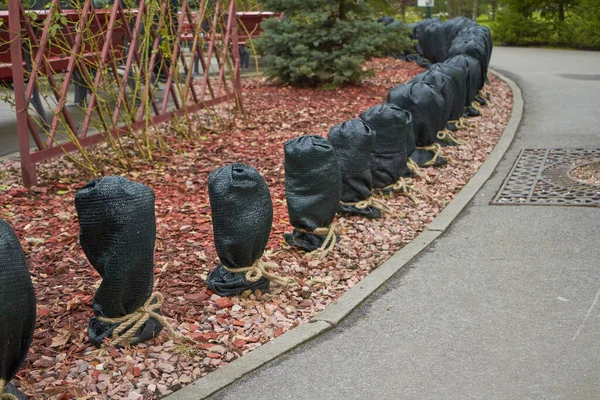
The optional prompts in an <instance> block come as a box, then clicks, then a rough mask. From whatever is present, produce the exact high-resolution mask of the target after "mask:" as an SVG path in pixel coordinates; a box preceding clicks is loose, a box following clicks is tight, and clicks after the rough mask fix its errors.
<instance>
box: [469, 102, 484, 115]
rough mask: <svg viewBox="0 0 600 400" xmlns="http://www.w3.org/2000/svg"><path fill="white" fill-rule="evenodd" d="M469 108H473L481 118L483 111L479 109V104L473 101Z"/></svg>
mask: <svg viewBox="0 0 600 400" xmlns="http://www.w3.org/2000/svg"><path fill="white" fill-rule="evenodd" d="M471 107H473V108H474V109H475V110H476V111H478V112H479V113H480V114H481V115H482V116H483V110H482V109H481V107H479V103H478V102H476V101H473V102H472V103H471Z"/></svg>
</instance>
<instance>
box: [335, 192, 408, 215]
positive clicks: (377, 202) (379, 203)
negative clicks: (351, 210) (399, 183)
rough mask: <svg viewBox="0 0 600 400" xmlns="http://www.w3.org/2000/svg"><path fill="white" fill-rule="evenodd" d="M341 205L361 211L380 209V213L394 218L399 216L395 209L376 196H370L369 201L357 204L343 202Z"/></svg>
mask: <svg viewBox="0 0 600 400" xmlns="http://www.w3.org/2000/svg"><path fill="white" fill-rule="evenodd" d="M340 204H343V205H345V206H354V207H356V208H358V209H359V210H364V209H366V208H369V207H373V208H376V209H378V210H379V211H381V212H383V213H385V214H390V215H393V216H398V213H397V212H396V211H394V209H393V208H391V207H390V206H388V205H387V204H386V203H385V201H383V200H381V199H378V198H376V197H374V196H369V197H368V198H367V199H365V200H361V201H358V202H355V203H344V202H343V201H342V202H340Z"/></svg>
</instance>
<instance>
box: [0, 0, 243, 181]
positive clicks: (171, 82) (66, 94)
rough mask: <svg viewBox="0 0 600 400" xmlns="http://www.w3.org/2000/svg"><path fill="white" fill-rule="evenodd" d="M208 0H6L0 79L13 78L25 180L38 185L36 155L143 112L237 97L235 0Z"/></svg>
mask: <svg viewBox="0 0 600 400" xmlns="http://www.w3.org/2000/svg"><path fill="white" fill-rule="evenodd" d="M208 1H209V3H210V7H209V6H208V4H207V0H200V4H199V7H198V9H197V10H192V9H191V7H190V4H189V0H182V4H181V7H178V8H179V9H174V8H173V6H172V2H171V0H139V2H137V3H136V6H135V7H136V8H126V7H124V6H123V4H122V2H121V1H120V0H117V1H115V3H114V4H113V5H112V6H110V8H102V9H94V5H93V3H92V0H86V1H85V2H84V3H83V5H82V6H81V7H80V8H78V9H69V10H63V9H61V5H60V2H59V1H58V0H52V2H51V3H50V6H49V7H47V8H46V9H45V10H39V11H32V10H24V9H23V7H22V5H21V0H9V9H8V12H4V14H0V18H1V19H2V21H3V27H2V29H0V42H1V44H0V80H12V81H13V85H14V94H15V105H16V114H17V130H18V137H19V148H20V157H21V168H22V174H23V182H24V184H25V186H31V185H35V184H36V181H37V177H36V163H38V162H40V161H42V160H46V159H49V158H52V157H56V156H58V155H60V154H63V153H64V152H68V151H73V150H77V149H83V148H85V147H87V146H90V145H92V144H94V143H98V142H99V141H101V140H103V138H105V137H106V136H107V135H123V134H127V133H130V132H133V131H135V130H138V129H141V128H144V127H147V126H148V122H149V120H151V125H152V124H158V123H161V122H164V121H167V120H169V119H170V118H172V117H173V116H174V115H179V116H181V115H183V114H184V113H187V112H194V111H197V110H200V109H202V108H205V107H210V106H213V105H215V104H218V103H220V102H224V101H232V100H234V101H239V95H240V59H239V49H238V29H237V18H236V5H235V1H234V0H231V1H227V0H212V1H211V0H208ZM7 25H8V29H6V26H7ZM186 48H187V50H186ZM9 49H10V52H9V51H8V50H9ZM200 66H201V71H200ZM8 71H11V72H12V73H10V74H9V73H8ZM41 88H43V90H42V89H41ZM73 88H75V93H73ZM41 92H42V94H41V95H40V93H41ZM72 96H74V97H75V98H74V100H70V98H71V97H72ZM30 106H31V107H30ZM48 114H50V115H48ZM30 137H31V139H32V140H33V145H32V144H31V143H30Z"/></svg>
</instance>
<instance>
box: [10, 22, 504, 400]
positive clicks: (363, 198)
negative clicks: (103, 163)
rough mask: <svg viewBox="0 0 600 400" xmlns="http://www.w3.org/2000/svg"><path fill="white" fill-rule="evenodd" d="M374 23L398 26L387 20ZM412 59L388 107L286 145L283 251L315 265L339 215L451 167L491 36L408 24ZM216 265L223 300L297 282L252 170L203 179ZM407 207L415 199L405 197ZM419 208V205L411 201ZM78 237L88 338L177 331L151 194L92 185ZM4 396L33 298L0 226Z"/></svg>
mask: <svg viewBox="0 0 600 400" xmlns="http://www.w3.org/2000/svg"><path fill="white" fill-rule="evenodd" d="M382 23H386V24H392V23H395V22H394V21H393V20H392V21H390V20H389V19H385V20H382ZM411 27H412V29H413V35H414V38H415V39H416V40H417V46H416V50H417V52H418V55H417V56H414V60H415V61H417V62H420V63H422V64H426V65H428V69H427V70H426V71H425V72H423V73H422V74H419V75H418V76H416V77H415V78H414V79H413V80H411V81H410V82H408V83H406V84H402V85H398V86H395V87H393V88H391V89H390V91H389V93H388V95H387V99H386V102H385V103H382V104H379V105H376V106H374V107H371V108H369V109H367V110H365V111H364V112H363V113H362V114H361V115H360V118H354V119H351V120H348V121H346V122H343V123H340V124H338V125H335V126H333V127H332V128H331V129H330V131H329V135H328V138H327V139H325V138H323V137H321V136H316V135H307V136H301V137H298V138H295V139H292V140H289V141H287V142H286V143H285V146H284V154H285V194H286V203H287V207H288V214H289V220H290V224H291V226H292V227H293V230H292V232H290V233H286V234H285V235H284V238H285V241H286V242H287V244H288V245H290V246H292V247H294V248H297V249H300V250H302V251H304V252H306V254H307V256H310V257H313V258H315V259H317V260H322V259H324V258H325V257H326V256H327V255H328V254H329V253H330V252H332V251H334V249H335V246H336V243H337V242H338V241H339V240H341V239H343V238H340V232H339V231H338V230H336V220H335V218H336V214H342V215H344V216H362V217H367V218H379V217H381V216H382V214H383V213H393V211H392V210H391V209H390V208H389V207H388V206H387V205H386V201H385V197H383V196H381V195H388V194H392V193H401V194H404V195H409V196H411V195H410V193H409V192H410V191H411V190H413V189H414V187H413V186H412V185H411V177H414V176H421V175H420V172H419V167H430V166H434V167H435V166H440V165H444V164H446V163H447V158H446V157H444V156H443V154H442V146H445V145H452V144H460V142H459V141H457V140H456V139H455V138H454V137H453V136H452V133H451V131H454V130H457V129H460V128H461V127H463V117H464V116H477V115H480V114H481V109H480V106H482V105H485V104H486V103H487V101H488V100H489V95H488V93H487V92H486V90H485V83H486V80H487V71H488V66H489V63H490V59H491V53H492V40H491V34H490V31H489V29H487V28H485V27H481V26H478V25H477V24H475V23H474V22H473V21H470V20H468V19H465V18H456V19H453V20H451V21H448V22H442V21H440V20H427V21H423V22H420V23H418V24H414V25H412V26H411ZM208 192H209V198H210V206H211V209H212V224H213V232H214V243H215V248H216V252H217V254H218V256H219V260H220V262H219V264H218V265H217V266H216V267H215V268H214V269H213V270H212V271H211V273H210V274H209V276H208V278H207V280H206V283H207V286H208V287H209V288H210V289H211V290H212V291H214V292H215V293H217V294H219V295H221V296H233V295H239V294H242V293H244V292H247V291H254V290H261V291H262V292H269V290H270V288H271V284H275V285H280V286H292V285H295V284H296V282H295V279H294V278H292V277H285V276H281V275H279V274H277V273H276V271H275V270H277V269H278V265H277V264H275V263H273V262H269V261H268V260H267V258H268V254H267V255H265V248H266V246H267V242H268V240H269V235H270V232H271V226H272V222H273V204H272V201H271V196H270V192H269V188H268V186H267V184H266V182H265V180H264V179H263V178H262V176H261V175H260V173H259V172H258V171H257V170H256V169H254V168H253V167H251V166H248V165H245V164H242V163H235V164H231V165H227V166H223V167H220V168H217V169H216V170H215V171H214V172H212V173H211V174H210V176H209V178H208ZM412 198H413V200H415V198H414V197H412ZM415 202H416V200H415ZM75 206H76V209H77V214H78V218H79V224H80V242H81V246H82V248H83V251H84V253H85V255H86V256H87V258H88V260H89V262H90V264H91V266H92V267H93V268H94V269H95V270H96V271H97V272H98V273H99V274H100V276H101V278H102V280H101V283H100V285H99V287H98V289H97V291H96V293H95V296H94V302H93V312H94V316H93V317H92V318H91V319H90V321H89V324H88V337H89V340H90V342H91V343H93V344H94V345H96V346H100V345H101V344H102V343H103V342H104V341H107V340H109V341H112V343H113V344H114V345H117V346H127V345H135V344H138V343H141V342H144V341H146V340H148V339H150V338H153V337H156V336H157V335H158V334H159V333H160V332H161V331H162V329H163V328H165V329H166V330H167V331H168V332H169V333H170V334H171V335H172V336H180V335H179V334H178V333H177V332H176V331H175V330H174V329H173V327H172V326H171V323H170V322H169V321H168V320H167V319H166V318H165V316H164V315H162V314H161V311H160V308H161V305H162V304H163V301H164V298H163V296H162V295H161V294H160V293H158V292H153V285H154V245H155V240H156V219H155V214H154V193H153V191H152V189H150V188H149V187H147V186H145V185H143V184H140V183H136V182H132V181H129V180H127V179H125V178H122V177H115V176H108V177H102V178H99V179H95V180H92V181H91V182H89V183H87V184H86V185H85V186H83V187H82V188H81V189H80V190H79V191H78V193H77V195H76V197H75ZM0 286H2V287H1V290H0V297H1V300H2V301H0V308H1V314H2V316H3V318H4V321H5V324H4V325H3V328H1V329H0V336H2V343H3V345H2V346H1V347H0V398H2V399H4V398H6V399H15V398H16V399H23V398H25V397H24V396H23V395H22V394H21V393H20V392H19V391H18V390H17V389H16V388H15V387H14V386H12V385H11V383H10V381H11V379H13V378H14V376H15V374H17V372H18V370H19V368H20V367H21V365H22V363H23V361H24V359H25V356H26V354H27V352H28V349H29V346H30V344H31V340H32V337H33V332H34V328H35V318H36V313H35V311H36V305H35V293H34V291H33V286H32V282H31V278H30V276H29V272H28V269H27V265H26V262H25V256H24V254H23V251H22V248H21V246H20V244H19V241H18V239H17V237H16V235H15V233H14V232H13V230H12V229H11V227H10V226H9V225H8V224H7V223H6V222H4V221H2V220H0Z"/></svg>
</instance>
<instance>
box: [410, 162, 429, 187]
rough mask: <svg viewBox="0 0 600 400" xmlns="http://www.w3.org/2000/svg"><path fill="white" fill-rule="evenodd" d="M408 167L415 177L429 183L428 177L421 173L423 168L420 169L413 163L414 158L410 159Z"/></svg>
mask: <svg viewBox="0 0 600 400" xmlns="http://www.w3.org/2000/svg"><path fill="white" fill-rule="evenodd" d="M406 167H407V168H408V170H409V171H410V172H412V174H413V175H415V176H418V177H419V178H421V179H425V180H426V181H428V178H427V175H426V174H425V173H424V172H422V171H421V168H419V165H418V164H417V163H416V162H414V161H413V159H412V158H409V159H408V161H407V162H406Z"/></svg>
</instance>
